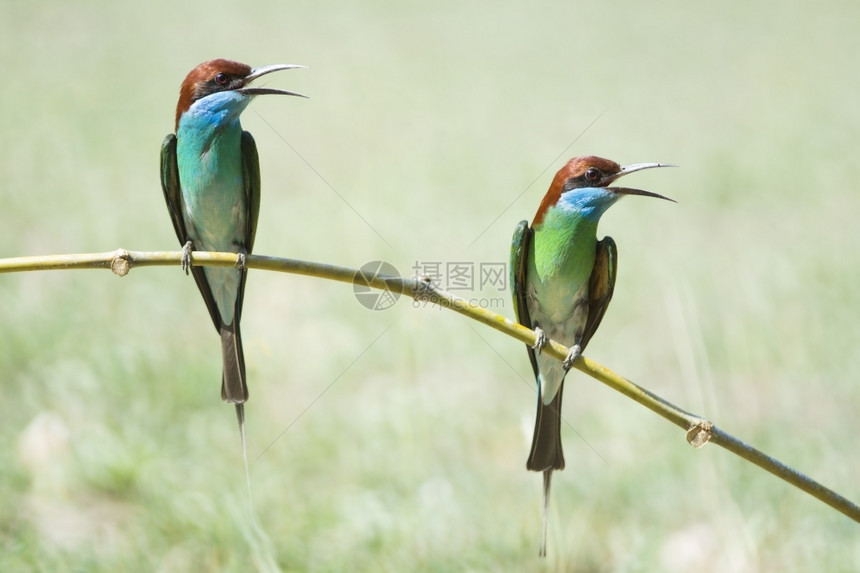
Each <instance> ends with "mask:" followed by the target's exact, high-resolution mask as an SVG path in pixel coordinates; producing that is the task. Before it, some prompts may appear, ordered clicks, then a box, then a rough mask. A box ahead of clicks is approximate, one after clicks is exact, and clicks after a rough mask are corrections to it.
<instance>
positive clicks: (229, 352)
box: [221, 317, 248, 414]
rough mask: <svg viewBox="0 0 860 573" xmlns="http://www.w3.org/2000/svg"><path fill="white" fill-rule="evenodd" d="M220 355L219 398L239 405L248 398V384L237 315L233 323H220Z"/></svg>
mask: <svg viewBox="0 0 860 573" xmlns="http://www.w3.org/2000/svg"><path fill="white" fill-rule="evenodd" d="M221 355H222V357H223V364H224V374H223V377H222V378H221V399H222V400H224V401H225V402H229V403H231V404H236V405H241V404H243V403H245V402H246V401H247V400H248V384H247V383H246V382H245V354H244V352H243V351H242V335H241V334H240V333H239V320H238V317H237V318H236V320H234V321H233V324H226V325H221ZM237 414H239V412H238V410H237Z"/></svg>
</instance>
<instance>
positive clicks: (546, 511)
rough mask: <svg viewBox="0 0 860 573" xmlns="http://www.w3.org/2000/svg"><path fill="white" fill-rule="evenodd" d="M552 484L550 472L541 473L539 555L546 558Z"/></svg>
mask: <svg viewBox="0 0 860 573" xmlns="http://www.w3.org/2000/svg"><path fill="white" fill-rule="evenodd" d="M551 484H552V470H545V471H544V472H543V533H542V534H541V538H540V553H538V555H540V556H541V557H546V531H547V529H548V528H549V487H550V485H551Z"/></svg>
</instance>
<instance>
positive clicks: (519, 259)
mask: <svg viewBox="0 0 860 573" xmlns="http://www.w3.org/2000/svg"><path fill="white" fill-rule="evenodd" d="M532 237H534V229H531V228H529V222H528V221H520V222H519V224H518V225H517V228H516V229H515V230H514V236H513V239H512V240H511V270H510V284H511V292H512V293H513V298H514V312H515V313H516V317H517V322H519V323H520V324H522V325H523V326H525V327H526V328H532V319H531V317H530V316H529V308H528V305H527V304H526V273H527V272H528V268H529V246H530V245H531V241H532ZM526 347H527V348H528V351H529V360H531V363H532V369H533V370H534V373H535V376H537V374H538V366H537V357H536V356H535V351H534V349H533V348H532V347H531V346H529V345H528V344H527V345H526Z"/></svg>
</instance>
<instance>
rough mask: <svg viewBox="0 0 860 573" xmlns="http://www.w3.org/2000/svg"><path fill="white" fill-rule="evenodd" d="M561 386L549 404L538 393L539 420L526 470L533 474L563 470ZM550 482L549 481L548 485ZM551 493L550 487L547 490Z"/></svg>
mask: <svg viewBox="0 0 860 573" xmlns="http://www.w3.org/2000/svg"><path fill="white" fill-rule="evenodd" d="M562 390H564V384H562V385H561V386H559V388H558V392H556V393H555V396H554V397H553V399H552V401H551V402H550V403H549V404H544V403H543V400H541V397H540V392H538V400H537V403H538V405H537V419H536V420H535V433H534V437H533V438H532V449H531V453H530V454H529V459H528V461H527V462H526V468H527V469H529V470H531V471H533V472H543V471H547V470H550V471H551V470H563V469H564V454H563V453H562V451H561V393H562ZM548 483H549V482H548V481H547V484H548ZM546 490H547V492H549V487H547V488H546Z"/></svg>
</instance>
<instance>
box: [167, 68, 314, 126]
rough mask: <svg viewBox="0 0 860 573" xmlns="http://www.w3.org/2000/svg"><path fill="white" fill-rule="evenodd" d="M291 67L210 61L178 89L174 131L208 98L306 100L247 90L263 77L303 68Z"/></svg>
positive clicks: (264, 91) (267, 90) (261, 90)
mask: <svg viewBox="0 0 860 573" xmlns="http://www.w3.org/2000/svg"><path fill="white" fill-rule="evenodd" d="M303 67H304V66H298V65H294V64H275V65H271V66H263V67H260V68H251V66H249V65H247V64H243V63H241V62H234V61H233V60H225V59H223V58H220V59H217V60H209V61H208V62H203V63H202V64H200V65H199V66H197V67H196V68H194V69H193V70H191V71H190V72H189V73H188V75H187V76H185V80H184V81H183V82H182V86H181V87H180V88H179V101H178V102H177V104H176V129H179V119H180V118H181V117H182V114H183V113H185V112H186V111H188V108H190V107H191V105H192V104H193V103H194V102H195V101H197V100H199V99H201V98H204V97H206V96H208V95H210V94H213V93H216V92H224V91H231V90H237V91H241V92H242V93H245V94H248V95H262V94H282V95H294V96H300V97H305V96H303V95H302V94H298V93H295V92H288V91H286V90H278V89H273V88H249V87H247V86H248V84H249V83H251V82H252V81H254V80H255V79H257V78H259V77H260V76H262V75H265V74H268V73H270V72H275V71H278V70H289V69H293V68H303Z"/></svg>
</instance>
